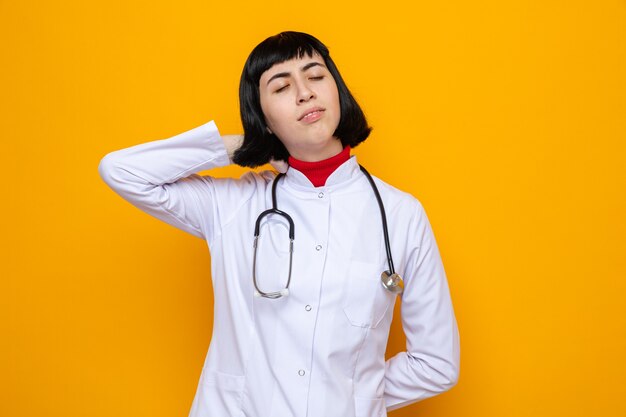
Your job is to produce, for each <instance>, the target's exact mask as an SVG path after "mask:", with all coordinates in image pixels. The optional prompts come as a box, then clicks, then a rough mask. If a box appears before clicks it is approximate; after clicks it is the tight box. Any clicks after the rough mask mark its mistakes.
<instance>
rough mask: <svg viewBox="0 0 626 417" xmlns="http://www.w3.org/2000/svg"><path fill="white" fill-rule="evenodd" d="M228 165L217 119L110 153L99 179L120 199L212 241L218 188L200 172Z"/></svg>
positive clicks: (101, 168) (101, 164)
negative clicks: (199, 173)
mask: <svg viewBox="0 0 626 417" xmlns="http://www.w3.org/2000/svg"><path fill="white" fill-rule="evenodd" d="M229 164H230V160H229V158H228V153H227V151H226V148H225V146H224V142H223V140H222V138H221V136H220V134H219V131H218V130H217V126H216V125H215V123H214V122H213V121H211V122H209V123H206V124H204V125H202V126H198V127H196V128H194V129H191V130H189V131H187V132H184V133H181V134H179V135H176V136H173V137H171V138H169V139H162V140H156V141H152V142H147V143H142V144H139V145H135V146H132V147H130V148H126V149H121V150H118V151H114V152H111V153H109V154H107V155H106V156H105V157H104V158H102V160H101V161H100V165H99V166H98V171H99V173H100V176H101V177H102V179H103V180H104V182H106V183H107V185H108V186H109V187H111V188H112V189H113V191H115V192H116V193H117V194H119V195H120V196H121V197H122V198H124V199H125V200H127V201H128V202H130V203H131V204H133V205H134V206H136V207H138V208H139V209H141V210H143V211H145V212H146V213H148V214H150V215H152V216H154V217H156V218H158V219H160V220H163V221H164V222H166V223H168V224H171V225H172V226H175V227H177V228H179V229H182V230H184V231H186V232H189V233H191V234H192V235H194V236H197V237H200V238H203V239H207V240H209V239H210V240H212V239H213V235H214V233H215V228H216V227H217V225H216V222H217V220H216V218H217V215H216V210H215V207H214V206H215V205H216V202H215V189H214V184H213V179H212V178H211V177H206V176H199V175H197V174H196V173H197V172H199V171H203V170H207V169H210V168H214V167H221V166H226V165H229Z"/></svg>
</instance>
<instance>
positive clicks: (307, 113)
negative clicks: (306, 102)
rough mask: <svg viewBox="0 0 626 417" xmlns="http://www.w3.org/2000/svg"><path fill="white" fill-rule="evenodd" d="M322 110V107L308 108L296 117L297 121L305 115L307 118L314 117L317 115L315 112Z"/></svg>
mask: <svg viewBox="0 0 626 417" xmlns="http://www.w3.org/2000/svg"><path fill="white" fill-rule="evenodd" d="M324 110H326V109H324V108H323V107H313V108H312V109H308V110H307V111H305V112H304V113H302V115H301V116H300V117H299V118H298V121H301V120H303V119H304V118H305V117H306V118H307V119H309V118H314V116H319V114H316V113H321V112H323V111H324Z"/></svg>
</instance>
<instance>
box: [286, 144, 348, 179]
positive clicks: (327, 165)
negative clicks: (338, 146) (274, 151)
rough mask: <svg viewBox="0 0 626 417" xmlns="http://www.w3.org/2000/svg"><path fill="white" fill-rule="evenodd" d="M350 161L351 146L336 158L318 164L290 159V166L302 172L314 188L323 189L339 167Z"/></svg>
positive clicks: (317, 162)
mask: <svg viewBox="0 0 626 417" xmlns="http://www.w3.org/2000/svg"><path fill="white" fill-rule="evenodd" d="M348 159H350V146H349V145H348V146H346V147H345V148H343V150H342V151H341V152H339V153H338V154H337V155H335V156H331V157H330V158H328V159H323V160H321V161H316V162H307V161H302V160H300V159H296V158H294V157H292V156H290V157H289V165H290V166H291V167H293V168H295V169H297V170H298V171H300V172H302V173H303V174H304V175H305V176H306V177H307V178H308V179H309V181H311V183H312V184H313V186H314V187H321V186H322V185H324V184H326V180H327V179H328V177H329V176H330V174H332V173H333V172H335V170H336V169H337V168H338V167H339V165H341V164H343V163H344V162H346V161H347V160H348Z"/></svg>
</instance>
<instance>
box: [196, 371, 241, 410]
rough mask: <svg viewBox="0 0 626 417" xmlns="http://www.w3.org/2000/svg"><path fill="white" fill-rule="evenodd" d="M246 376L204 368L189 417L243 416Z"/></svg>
mask: <svg viewBox="0 0 626 417" xmlns="http://www.w3.org/2000/svg"><path fill="white" fill-rule="evenodd" d="M245 381H246V377H245V376H238V375H230V374H225V373H222V372H216V371H210V370H208V369H204V370H203V372H202V377H201V378H200V384H199V386H198V391H197V393H196V398H194V401H193V405H192V409H191V413H190V414H189V417H204V416H242V415H243V411H242V401H243V389H244V386H245Z"/></svg>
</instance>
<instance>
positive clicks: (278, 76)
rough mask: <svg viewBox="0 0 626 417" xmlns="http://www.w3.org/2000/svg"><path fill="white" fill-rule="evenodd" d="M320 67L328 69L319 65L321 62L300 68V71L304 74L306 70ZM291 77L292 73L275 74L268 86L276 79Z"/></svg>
mask: <svg viewBox="0 0 626 417" xmlns="http://www.w3.org/2000/svg"><path fill="white" fill-rule="evenodd" d="M318 65H319V66H320V67H323V68H326V67H325V66H324V65H323V64H321V63H319V62H309V63H308V64H306V65H305V66H303V67H302V68H300V71H302V72H304V71H306V70H308V69H309V68H311V67H316V66H318ZM289 76H291V73H290V72H279V73H278V74H274V75H272V76H271V77H270V79H269V80H267V84H266V85H268V84H269V83H270V82H272V80H274V79H276V78H286V77H289Z"/></svg>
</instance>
